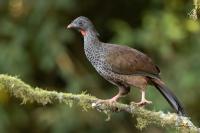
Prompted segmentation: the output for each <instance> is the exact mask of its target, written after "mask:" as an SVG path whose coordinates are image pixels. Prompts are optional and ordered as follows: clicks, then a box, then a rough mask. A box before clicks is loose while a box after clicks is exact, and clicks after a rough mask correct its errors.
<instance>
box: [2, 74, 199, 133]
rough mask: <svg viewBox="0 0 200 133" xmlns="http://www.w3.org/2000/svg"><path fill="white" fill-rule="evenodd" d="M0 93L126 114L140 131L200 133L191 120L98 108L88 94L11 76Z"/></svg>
mask: <svg viewBox="0 0 200 133" xmlns="http://www.w3.org/2000/svg"><path fill="white" fill-rule="evenodd" d="M0 90H4V91H6V92H8V93H9V94H10V95H11V96H14V97H16V98H18V99H21V100H22V103H23V104H26V103H34V102H36V103H38V104H42V105H46V104H56V103H63V104H67V105H69V106H70V107H71V106H72V104H73V103H76V104H79V105H80V106H81V107H82V108H83V109H84V110H87V109H89V108H93V109H96V110H97V111H100V112H104V113H106V114H108V116H110V114H111V113H112V112H120V111H125V112H127V113H130V114H132V116H134V117H136V119H137V121H138V124H137V127H138V128H140V129H143V128H145V127H146V126H148V125H151V124H155V125H158V126H161V127H171V128H175V129H177V130H178V131H180V132H194V133H198V132H200V130H199V128H197V127H196V126H194V125H193V123H192V122H191V121H190V120H189V118H187V117H182V116H178V115H177V114H175V113H168V114H165V113H163V112H162V111H159V112H154V111H149V110H146V109H144V108H140V107H137V106H136V105H127V104H122V103H116V104H113V105H106V104H96V102H97V101H98V100H99V99H97V98H95V97H94V96H90V95H88V94H85V93H82V94H72V93H62V92H56V91H47V90H44V89H41V88H38V87H36V88H33V87H31V86H30V85H28V84H26V83H24V82H23V81H21V80H20V79H18V78H17V77H12V76H8V75H3V74H0Z"/></svg>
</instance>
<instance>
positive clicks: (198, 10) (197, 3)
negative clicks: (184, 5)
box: [189, 0, 200, 20]
mask: <svg viewBox="0 0 200 133" xmlns="http://www.w3.org/2000/svg"><path fill="white" fill-rule="evenodd" d="M193 6H194V8H193V9H192V10H191V11H190V13H189V16H190V18H191V19H194V20H197V19H199V15H200V0H193Z"/></svg>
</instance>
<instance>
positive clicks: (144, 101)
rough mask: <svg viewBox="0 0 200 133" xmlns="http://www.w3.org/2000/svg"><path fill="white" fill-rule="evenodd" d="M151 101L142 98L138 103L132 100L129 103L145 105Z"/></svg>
mask: <svg viewBox="0 0 200 133" xmlns="http://www.w3.org/2000/svg"><path fill="white" fill-rule="evenodd" d="M151 103H152V101H148V100H146V99H144V100H141V101H140V102H138V103H135V102H132V103H131V104H135V105H137V106H145V105H147V104H151Z"/></svg>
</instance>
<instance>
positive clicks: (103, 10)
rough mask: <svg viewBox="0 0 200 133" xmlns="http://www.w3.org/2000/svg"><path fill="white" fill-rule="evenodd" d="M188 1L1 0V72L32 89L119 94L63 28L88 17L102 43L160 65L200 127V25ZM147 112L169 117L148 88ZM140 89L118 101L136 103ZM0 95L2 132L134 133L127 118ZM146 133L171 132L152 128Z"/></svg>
mask: <svg viewBox="0 0 200 133" xmlns="http://www.w3.org/2000/svg"><path fill="white" fill-rule="evenodd" d="M192 4H193V3H192V1H187V0H169V1H162V0H132V1H131V0H109V1H108V0H99V1H97V0H84V1H83V0H57V1H54V0H48V1H44V0H0V73H1V74H9V75H16V76H18V77H20V78H21V79H22V80H23V81H25V82H27V83H28V84H30V85H32V86H39V87H43V88H46V89H47V90H56V91H61V92H72V93H81V92H84V91H87V93H89V94H91V95H94V96H96V97H98V98H102V99H106V98H110V97H112V96H113V95H115V94H116V93H117V91H118V90H117V89H116V87H115V86H112V85H111V84H109V83H108V82H107V81H105V80H104V79H103V78H101V77H100V76H99V75H98V74H97V72H96V71H95V70H94V68H93V67H92V66H91V65H90V63H89V62H88V61H87V59H86V57H85V55H84V51H83V39H82V37H81V35H80V33H78V32H76V31H73V30H67V29H66V26H67V25H68V24H69V23H70V22H71V21H72V20H73V19H74V18H76V17H78V16H80V15H82V16H86V17H88V18H90V19H91V20H92V21H93V22H94V24H95V26H96V28H97V30H98V31H99V33H100V35H101V36H100V39H101V40H102V41H104V42H112V43H118V44H123V45H128V46H130V47H134V48H136V49H138V50H140V51H143V52H145V53H146V54H148V55H149V56H150V57H152V58H153V60H154V61H155V63H156V64H157V65H158V66H160V68H161V72H162V75H161V76H162V78H163V79H164V80H165V81H166V83H167V85H168V86H169V87H170V88H171V89H172V90H173V92H174V93H175V94H176V95H177V97H178V98H179V99H180V100H181V101H182V104H183V105H184V107H185V110H186V112H187V114H188V116H189V117H191V119H192V121H193V122H194V123H195V124H196V125H197V126H200V113H199V112H200V107H199V96H200V59H199V58H200V25H199V22H198V21H193V20H191V19H189V17H188V15H187V14H188V13H189V11H190V10H191V9H192V8H193V7H192ZM147 98H148V99H149V100H152V101H153V105H148V106H147V107H146V108H148V109H150V110H156V111H159V110H163V111H164V112H168V111H173V110H172V109H171V107H170V106H169V105H168V103H167V102H166V101H165V100H164V98H163V97H162V96H161V95H160V94H159V92H157V90H156V89H154V88H153V87H149V89H148V93H147ZM139 100H140V93H139V91H138V89H132V90H131V93H130V94H129V95H128V96H127V97H126V98H122V99H121V102H123V103H129V102H130V101H139ZM20 104H21V101H19V100H18V99H15V98H13V97H10V96H9V95H8V94H6V93H4V92H0V133H23V132H29V133H77V132H78V133H79V132H80V133H93V132H96V133H98V132H99V133H102V132H105V133H132V132H141V131H140V130H138V129H136V127H135V125H136V120H135V118H134V117H132V116H130V115H129V114H127V113H117V114H113V115H112V118H111V120H110V121H109V122H105V119H106V116H105V115H104V114H101V113H98V112H96V111H94V110H89V111H88V112H84V111H82V109H81V108H80V107H78V106H76V105H75V106H73V107H72V108H69V107H66V106H65V105H47V106H41V105H37V104H26V105H20ZM142 132H145V133H152V132H154V133H163V132H172V131H171V130H170V129H167V130H166V129H162V128H160V127H156V126H150V127H148V128H147V129H144V130H143V131H142Z"/></svg>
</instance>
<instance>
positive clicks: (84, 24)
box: [67, 16, 98, 36]
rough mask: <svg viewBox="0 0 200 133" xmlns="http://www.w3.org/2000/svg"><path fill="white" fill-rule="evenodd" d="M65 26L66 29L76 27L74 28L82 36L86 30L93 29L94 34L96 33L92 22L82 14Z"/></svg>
mask: <svg viewBox="0 0 200 133" xmlns="http://www.w3.org/2000/svg"><path fill="white" fill-rule="evenodd" d="M67 28H68V29H71V28H73V29H76V30H78V31H80V32H81V34H82V35H83V36H85V35H86V33H87V32H88V31H93V32H95V33H96V35H98V33H97V32H96V30H95V28H94V25H93V24H92V22H91V21H90V20H89V19H88V18H86V17H84V16H80V17H78V18H76V19H75V20H73V21H72V22H71V23H70V24H69V25H68V26H67Z"/></svg>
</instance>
